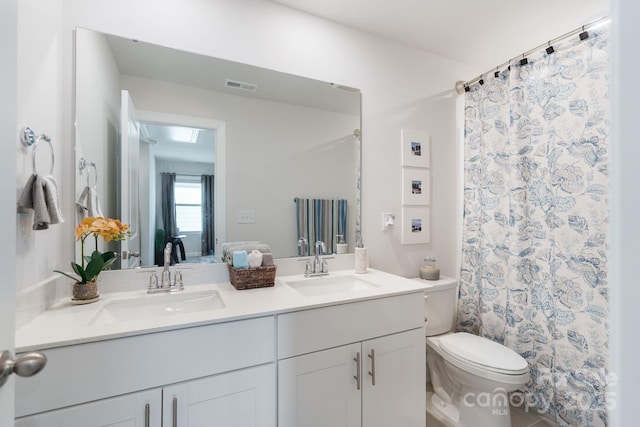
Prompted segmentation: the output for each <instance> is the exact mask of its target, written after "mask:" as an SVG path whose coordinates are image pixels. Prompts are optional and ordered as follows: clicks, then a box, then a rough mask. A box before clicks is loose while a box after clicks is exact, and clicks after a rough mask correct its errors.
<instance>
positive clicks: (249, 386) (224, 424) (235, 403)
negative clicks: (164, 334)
mask: <svg viewBox="0 0 640 427" xmlns="http://www.w3.org/2000/svg"><path fill="white" fill-rule="evenodd" d="M275 380H276V373H275V364H273V363H270V364H266V365H261V366H255V367H252V368H246V369H240V370H238V371H233V372H227V373H224V374H219V375H213V376H210V377H205V378H201V379H197V380H192V381H186V382H183V383H178V384H174V385H170V386H166V387H164V388H163V391H162V401H163V405H162V407H163V410H162V423H163V424H162V425H163V426H164V427H174V426H180V427H188V426H190V427H202V426H207V427H275V426H276V399H275V396H276V382H275Z"/></svg>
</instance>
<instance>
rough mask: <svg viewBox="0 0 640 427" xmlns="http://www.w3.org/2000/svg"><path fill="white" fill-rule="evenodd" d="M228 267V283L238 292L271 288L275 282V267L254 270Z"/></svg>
mask: <svg viewBox="0 0 640 427" xmlns="http://www.w3.org/2000/svg"><path fill="white" fill-rule="evenodd" d="M227 267H229V281H230V282H231V284H232V285H233V286H234V287H235V288H236V289H238V290H242V289H254V288H267V287H269V286H273V285H274V283H275V281H276V266H275V265H267V266H264V267H254V268H234V267H233V266H232V265H231V264H227Z"/></svg>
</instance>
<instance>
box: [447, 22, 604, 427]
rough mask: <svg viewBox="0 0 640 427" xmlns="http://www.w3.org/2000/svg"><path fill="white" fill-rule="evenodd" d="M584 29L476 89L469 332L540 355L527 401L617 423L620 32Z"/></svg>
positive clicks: (467, 271) (468, 177)
mask: <svg viewBox="0 0 640 427" xmlns="http://www.w3.org/2000/svg"><path fill="white" fill-rule="evenodd" d="M575 39H576V40H567V41H565V42H564V43H563V44H562V45H558V46H555V52H554V53H551V54H547V53H545V52H543V54H540V55H539V56H537V57H529V58H528V63H527V64H525V65H520V63H518V64H512V65H511V67H510V69H508V70H505V71H503V72H501V73H499V74H498V75H497V77H495V78H494V75H493V74H492V75H491V76H489V77H485V81H484V85H475V86H474V87H472V88H471V90H470V91H469V92H468V93H467V94H466V105H465V154H464V157H465V160H464V174H465V176H464V219H463V243H462V268H461V278H460V298H459V307H458V329H459V330H464V331H468V332H472V333H476V334H479V335H482V336H485V337H488V338H490V339H493V340H495V341H497V342H500V343H502V344H504V345H506V346H507V347H510V348H512V349H514V350H515V351H517V352H518V353H519V354H521V355H522V356H523V357H524V358H525V359H526V360H527V361H528V363H529V366H530V373H531V377H530V380H529V382H528V383H527V384H526V386H525V389H524V390H522V392H521V393H519V394H520V396H521V397H523V398H524V402H522V403H518V400H517V399H512V401H513V402H514V403H515V404H521V405H526V408H527V409H528V410H530V411H541V412H546V413H547V414H548V415H550V416H551V417H553V418H555V420H556V422H557V423H558V424H559V425H560V426H605V425H607V415H606V414H607V412H606V405H607V402H606V401H605V384H606V379H607V370H606V369H607V352H608V330H607V316H608V306H609V304H608V300H607V263H608V249H607V227H608V224H607V222H608V211H607V197H608V196H607V195H608V181H609V180H608V178H607V156H608V153H607V144H608V139H609V123H608V111H607V109H608V89H609V82H608V78H609V65H608V53H607V39H608V37H607V34H606V32H605V31H602V32H600V33H598V34H596V33H594V32H591V33H590V37H589V38H588V39H586V40H583V41H581V40H579V39H578V37H577V36H576V37H575ZM512 398H513V396H512Z"/></svg>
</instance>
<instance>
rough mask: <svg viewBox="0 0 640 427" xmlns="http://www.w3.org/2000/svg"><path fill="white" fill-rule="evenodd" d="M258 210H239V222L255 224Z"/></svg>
mask: <svg viewBox="0 0 640 427" xmlns="http://www.w3.org/2000/svg"><path fill="white" fill-rule="evenodd" d="M255 223H256V211H238V224H255Z"/></svg>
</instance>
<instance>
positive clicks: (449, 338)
mask: <svg viewBox="0 0 640 427" xmlns="http://www.w3.org/2000/svg"><path fill="white" fill-rule="evenodd" d="M416 280H421V279H416ZM423 282H424V281H423ZM429 284H430V285H432V286H431V287H430V288H429V289H427V290H426V291H425V304H424V307H425V328H426V336H427V364H428V369H429V374H430V376H431V384H432V385H433V390H434V391H433V393H431V392H428V393H427V412H428V413H430V414H431V415H432V416H434V417H435V418H437V419H439V420H440V421H441V422H443V423H444V424H446V425H447V426H449V427H510V426H511V416H510V413H509V395H508V393H509V392H511V391H514V390H517V389H519V388H520V387H521V386H523V385H524V384H525V383H526V382H527V381H528V379H529V366H528V364H527V362H526V360H524V359H523V358H522V356H520V355H519V354H518V353H516V352H515V351H513V350H511V349H509V348H507V347H505V346H503V345H501V344H498V343H496V342H494V341H491V340H489V339H487V338H483V337H479V336H477V335H472V334H469V333H466V332H457V333H453V330H454V326H455V317H456V303H457V292H456V291H457V288H456V285H457V284H456V281H455V280H453V279H446V278H442V279H440V280H437V281H433V282H429Z"/></svg>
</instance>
